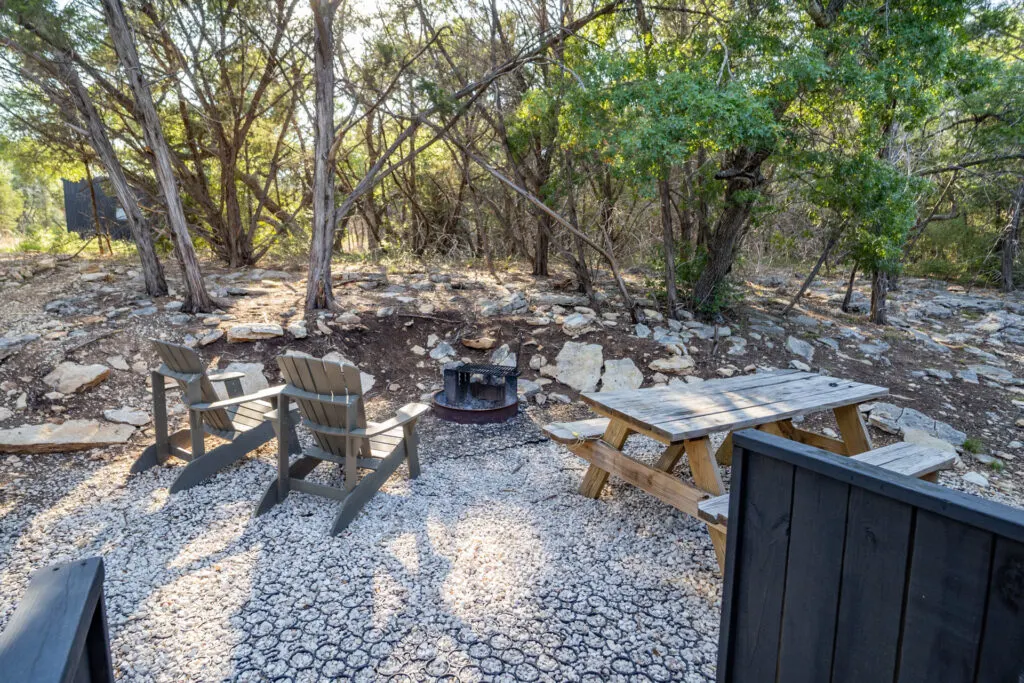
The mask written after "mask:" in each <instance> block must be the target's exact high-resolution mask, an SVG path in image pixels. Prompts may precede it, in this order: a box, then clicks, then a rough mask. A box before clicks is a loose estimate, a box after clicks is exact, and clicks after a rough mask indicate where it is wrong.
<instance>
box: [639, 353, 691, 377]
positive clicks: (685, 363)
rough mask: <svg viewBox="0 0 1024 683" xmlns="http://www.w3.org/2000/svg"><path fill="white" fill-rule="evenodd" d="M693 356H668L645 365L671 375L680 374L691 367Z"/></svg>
mask: <svg viewBox="0 0 1024 683" xmlns="http://www.w3.org/2000/svg"><path fill="white" fill-rule="evenodd" d="M694 365H696V363H694V361H693V358H691V357H690V356H669V357H668V358H658V359H657V360H653V361H651V362H650V363H649V364H648V365H647V367H648V368H650V369H651V370H654V371H655V372H663V373H667V374H671V375H682V374H684V373H685V372H686V371H687V370H691V369H693V366H694Z"/></svg>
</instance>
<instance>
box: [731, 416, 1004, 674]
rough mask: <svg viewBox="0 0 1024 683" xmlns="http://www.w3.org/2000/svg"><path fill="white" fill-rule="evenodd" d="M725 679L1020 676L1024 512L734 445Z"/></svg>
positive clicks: (790, 448)
mask: <svg viewBox="0 0 1024 683" xmlns="http://www.w3.org/2000/svg"><path fill="white" fill-rule="evenodd" d="M733 444H734V451H733V471H732V490H731V491H730V493H729V533H728V541H727V548H726V565H725V579H724V592H723V597H722V622H721V628H720V634H721V635H720V639H719V651H718V680H719V683H725V682H727V681H728V682H733V681H735V682H737V683H739V682H746V681H798V682H801V681H808V682H810V681H827V682H831V683H839V682H845V681H850V682H853V681H857V682H859V681H873V682H874V681H899V683H909V682H911V681H920V682H921V683H925V682H934V681H979V682H980V681H1007V682H1008V683H1009V682H1010V681H1014V682H1016V681H1024V511H1021V510H1019V509H1015V508H1010V507H1008V506H1006V505H1000V504H998V503H994V502H992V501H987V500H983V499H981V498H978V497H975V496H970V495H967V494H964V493H960V492H958V491H953V490H950V489H947V488H944V487H942V486H938V485H936V484H932V483H928V482H923V481H920V480H918V479H911V478H910V477H906V476H903V475H900V474H895V473H892V472H887V471H885V470H883V469H881V468H880V467H876V466H873V465H870V464H866V463H861V462H855V461H854V460H853V459H851V458H844V457H842V456H838V455H835V454H833V453H826V452H825V451H822V450H819V449H816V448H811V447H810V446H805V445H803V444H799V443H796V442H794V441H789V440H787V439H782V438H780V437H777V436H773V435H770V434H765V433H763V432H759V431H754V430H747V431H743V432H739V433H737V434H735V435H734V440H733Z"/></svg>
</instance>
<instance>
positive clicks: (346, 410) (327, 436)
mask: <svg viewBox="0 0 1024 683" xmlns="http://www.w3.org/2000/svg"><path fill="white" fill-rule="evenodd" d="M277 362H278V366H279V367H280V368H281V374H282V376H283V377H284V379H285V381H286V382H287V383H288V386H287V387H286V388H285V390H284V391H283V392H282V394H281V395H280V398H279V408H280V409H279V410H278V411H276V412H275V413H274V415H275V418H274V419H275V420H276V425H277V431H278V433H279V434H286V433H287V432H286V427H290V426H291V425H293V424H294V422H291V420H292V418H291V417H289V413H288V411H287V410H286V408H287V406H288V403H289V402H290V401H292V400H294V401H295V402H296V403H297V404H298V408H299V413H300V415H301V418H302V424H303V425H304V426H305V427H306V428H307V429H309V431H311V432H312V434H313V438H314V441H315V443H316V446H315V447H314V448H311V449H308V450H307V451H305V452H304V454H303V457H301V458H300V459H299V460H298V461H297V462H294V463H290V462H289V460H288V457H287V453H286V452H285V449H286V447H287V445H288V438H287V437H285V438H284V439H282V441H281V442H279V452H278V478H277V480H276V481H275V482H273V483H272V484H271V485H270V487H269V488H268V489H267V492H266V493H265V494H264V496H263V499H262V500H261V501H260V504H259V505H258V506H257V508H256V514H257V515H260V514H263V513H264V512H266V511H267V510H269V509H270V508H271V507H273V506H274V505H276V504H277V503H280V502H282V501H283V500H284V499H285V497H286V496H287V495H288V493H289V491H290V490H291V489H295V490H296V491H300V492H303V493H313V494H318V495H322V496H326V497H328V498H332V499H335V500H339V501H342V504H341V508H340V509H339V511H338V514H337V517H336V518H335V521H334V525H333V527H332V529H331V533H332V534H336V533H338V532H339V531H341V530H342V529H344V528H345V527H346V526H348V524H349V523H350V522H351V521H352V519H353V518H354V517H355V516H356V514H357V513H358V512H359V510H360V509H362V507H363V506H364V505H365V504H366V503H367V502H368V501H369V500H370V498H372V497H373V495H374V494H375V493H376V492H377V490H378V489H380V487H381V486H382V485H383V483H384V482H385V481H386V480H387V478H388V477H389V476H390V475H391V474H392V473H394V471H395V470H396V469H397V468H398V466H399V465H400V464H401V461H403V460H405V461H408V463H409V473H410V476H411V477H413V478H415V477H416V476H418V474H419V462H418V459H417V457H418V456H417V453H416V441H417V439H416V437H415V432H414V431H413V430H414V428H415V424H416V421H417V420H418V419H419V417H420V416H421V415H422V414H423V413H425V412H426V411H427V410H429V408H428V406H425V405H423V404H409V405H407V406H405V407H404V408H403V409H402V412H401V413H400V415H402V416H403V417H402V418H401V420H400V421H399V423H398V424H397V425H396V426H395V428H394V429H391V430H389V431H387V432H385V433H384V434H379V435H375V436H373V437H369V438H367V437H366V435H365V430H366V426H367V422H366V410H365V406H364V402H363V400H362V385H361V380H360V377H359V370H358V369H357V368H355V367H353V366H351V365H347V364H346V365H341V364H338V363H332V362H330V361H324V360H321V359H319V358H313V357H311V356H299V355H286V356H279V357H278V359H277ZM299 392H301V393H299ZM315 395H319V399H318V398H317V396H315ZM343 396H347V397H352V398H353V399H354V400H349V401H338V400H336V398H338V397H343ZM285 423H287V424H285ZM328 431H329V432H330V433H328ZM322 461H328V462H333V463H337V464H339V465H341V466H342V467H343V472H344V488H336V487H330V486H327V485H325V484H315V485H314V484H311V483H309V482H306V481H304V478H305V477H306V476H307V475H308V474H309V473H310V472H312V471H313V469H314V468H315V467H316V466H317V465H318V464H319V463H320V462H322ZM360 470H362V471H363V472H366V474H364V475H362V477H360V475H359V471H360Z"/></svg>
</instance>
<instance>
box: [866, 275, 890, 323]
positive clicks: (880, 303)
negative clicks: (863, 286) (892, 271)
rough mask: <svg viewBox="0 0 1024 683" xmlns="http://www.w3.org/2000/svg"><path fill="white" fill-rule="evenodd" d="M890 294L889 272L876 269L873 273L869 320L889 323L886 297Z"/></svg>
mask: <svg viewBox="0 0 1024 683" xmlns="http://www.w3.org/2000/svg"><path fill="white" fill-rule="evenodd" d="M888 294H889V275H888V273H886V272H884V271H881V270H876V271H874V272H872V273H871V315H870V316H869V320H870V321H871V322H873V323H875V324H876V325H887V324H888V315H887V312H886V297H887V296H888Z"/></svg>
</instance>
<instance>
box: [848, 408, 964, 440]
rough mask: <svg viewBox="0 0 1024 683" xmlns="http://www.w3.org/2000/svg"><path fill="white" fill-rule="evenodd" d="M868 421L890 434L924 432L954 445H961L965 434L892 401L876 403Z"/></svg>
mask: <svg viewBox="0 0 1024 683" xmlns="http://www.w3.org/2000/svg"><path fill="white" fill-rule="evenodd" d="M868 421H869V422H870V423H871V424H873V425H875V426H876V427H878V428H879V429H881V430H883V431H886V432H889V433H890V434H904V433H905V432H906V430H908V429H916V430H920V431H923V432H925V433H926V434H929V435H931V436H934V437H938V438H939V439H942V440H943V441H948V442H949V443H951V444H953V445H954V446H962V445H963V443H964V441H966V440H967V435H966V434H965V433H964V432H961V431H960V430H958V429H954V428H953V427H951V426H949V425H948V424H946V423H945V422H940V421H939V420H936V419H934V418H931V417H928V416H927V415H925V414H924V413H922V412H921V411H919V410H914V409H913V408H901V407H900V406H897V405H893V404H892V403H884V402H883V403H876V404H874V406H873V407H872V409H871V412H870V413H869V415H868Z"/></svg>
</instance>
